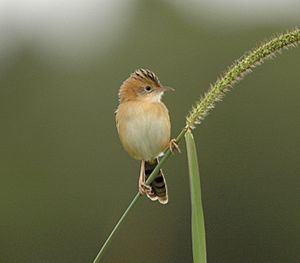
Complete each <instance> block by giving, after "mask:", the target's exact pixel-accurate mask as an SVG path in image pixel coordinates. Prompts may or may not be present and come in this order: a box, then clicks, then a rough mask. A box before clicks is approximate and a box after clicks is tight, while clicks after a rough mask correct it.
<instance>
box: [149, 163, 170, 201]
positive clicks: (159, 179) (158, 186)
mask: <svg viewBox="0 0 300 263" xmlns="http://www.w3.org/2000/svg"><path fill="white" fill-rule="evenodd" d="M157 164H158V159H155V160H153V161H151V162H148V161H146V162H145V179H146V180H147V179H148V177H149V176H150V174H151V173H152V171H153V170H154V169H155V167H156V165H157ZM150 186H151V187H152V192H153V193H151V194H147V196H148V197H149V198H150V199H151V200H152V201H155V200H158V201H159V202H160V203H161V204H166V203H168V189H167V183H166V180H165V177H164V175H163V173H162V170H161V169H160V170H159V172H158V175H157V176H156V178H155V179H154V180H153V182H152V183H151V184H150Z"/></svg>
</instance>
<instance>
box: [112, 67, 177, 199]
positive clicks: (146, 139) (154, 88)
mask: <svg viewBox="0 0 300 263" xmlns="http://www.w3.org/2000/svg"><path fill="white" fill-rule="evenodd" d="M167 90H171V88H167V87H164V86H162V85H161V83H160V82H159V80H158V78H157V77H156V76H155V74H154V73H153V72H151V71H150V70H145V69H139V70H137V71H135V72H134V73H133V74H131V75H130V77H129V78H128V79H127V80H125V81H124V82H123V84H122V85H121V87H120V90H119V101H120V104H119V107H118V109H117V111H116V123H117V129H118V133H119V137H120V140H121V143H122V145H123V147H124V149H125V150H126V151H127V152H128V154H129V155H130V156H132V157H133V158H135V159H137V160H141V161H142V165H141V172H140V179H139V190H140V192H141V193H146V194H147V196H148V197H149V198H150V199H151V200H157V199H158V201H159V202H160V203H164V204H165V203H167V202H168V193H167V187H166V183H165V179H164V176H163V174H162V171H160V173H159V175H158V176H157V178H156V179H155V180H154V181H153V182H152V183H151V185H150V188H148V187H147V186H145V180H147V177H148V176H149V175H150V174H151V172H152V171H153V169H154V168H155V166H156V165H157V163H158V159H157V157H158V156H159V155H160V154H161V153H162V152H163V151H164V150H165V149H166V148H167V147H168V146H169V142H170V130H171V124H170V118H169V113H168V109H167V107H166V106H165V105H164V103H163V102H161V96H162V95H163V93H164V92H165V91H167Z"/></svg>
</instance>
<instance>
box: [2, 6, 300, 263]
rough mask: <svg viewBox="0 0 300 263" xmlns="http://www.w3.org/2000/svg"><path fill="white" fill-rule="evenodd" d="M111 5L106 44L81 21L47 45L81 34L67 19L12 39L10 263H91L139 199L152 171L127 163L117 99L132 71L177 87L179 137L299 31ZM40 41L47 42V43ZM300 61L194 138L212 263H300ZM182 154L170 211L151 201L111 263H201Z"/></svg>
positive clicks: (237, 96)
mask: <svg viewBox="0 0 300 263" xmlns="http://www.w3.org/2000/svg"><path fill="white" fill-rule="evenodd" d="M100 2H101V1H100ZM113 2H114V3H115V4H116V5H115V6H114V7H113V8H112V10H111V13H109V18H107V20H105V19H106V18H103V21H102V22H101V21H100V22H99V24H97V20H96V19H95V21H94V22H95V23H96V25H93V26H94V27H93V28H96V29H97V28H98V26H99V28H104V29H105V30H106V31H105V30H104V31H105V32H104V31H103V32H102V31H101V30H99V32H98V33H97V34H96V33H95V32H92V31H87V30H86V28H84V27H82V28H81V27H79V28H77V26H78V25H81V24H80V23H81V22H80V21H79V22H78V21H77V24H75V25H73V24H72V23H71V22H70V28H71V29H72V30H73V32H75V36H76V34H77V31H76V30H77V29H78V30H82V32H84V34H81V33H82V32H81V33H78V38H76V37H74V35H72V36H69V35H68V32H64V30H61V35H60V34H57V35H55V34H54V37H51V34H50V35H48V38H47V37H45V35H43V34H45V33H47V32H52V33H53V32H54V33H56V32H59V23H62V24H68V23H69V20H68V16H66V17H64V16H63V15H62V18H63V19H62V20H61V21H60V22H57V25H58V26H57V27H56V28H55V27H53V28H51V29H49V28H47V27H43V26H42V27H41V29H42V30H40V31H38V32H35V30H34V28H33V30H32V31H31V33H26V32H25V31H22V30H19V31H18V30H17V29H16V30H14V31H9V30H11V28H10V29H7V32H8V31H9V34H6V35H5V36H6V37H7V39H8V36H9V37H10V38H9V39H10V42H8V41H6V40H7V39H5V37H2V40H1V42H0V48H1V49H0V50H2V51H1V52H2V53H0V54H1V57H2V59H1V60H0V125H1V129H0V179H1V184H0V208H1V217H0V262H24V263H30V262H92V260H93V259H94V257H95V256H96V254H97V253H98V250H99V248H100V247H101V245H102V244H103V242H104V241H105V239H106V238H107V236H108V234H109V233H110V231H111V230H112V228H113V226H114V225H115V223H116V222H117V220H118V219H119V217H120V216H121V214H122V213H123V211H124V210H125V209H126V207H127V205H128V204H129V202H130V201H131V199H132V198H133V197H134V195H135V193H136V192H137V180H138V174H139V165H140V164H139V162H138V161H135V160H133V159H131V158H130V157H129V156H128V155H127V154H126V153H125V152H124V151H123V149H122V147H121V145H120V143H119V139H118V136H117V132H116V128H115V120H114V111H115V109H116V107H117V103H118V100H117V93H118V88H119V86H120V84H121V83H122V81H123V80H124V79H126V78H127V77H128V75H129V74H130V73H131V72H132V71H134V70H135V69H137V68H140V67H144V68H149V69H151V70H153V71H154V72H155V73H157V75H158V76H159V78H160V80H161V82H162V83H164V84H166V85H169V86H171V87H174V88H175V89H176V92H175V93H172V94H166V95H165V96H164V102H165V103H166V105H167V106H168V108H169V111H170V114H171V119H172V125H173V127H172V134H173V137H175V136H176V135H177V134H178V132H179V131H180V129H181V128H182V127H183V125H184V122H185V116H186V114H187V112H188V111H189V109H190V108H191V105H192V104H193V103H194V102H195V101H196V100H197V99H198V98H199V97H200V95H201V94H203V93H204V92H205V91H206V90H207V89H208V87H209V85H210V83H213V82H214V81H215V80H216V79H217V77H218V76H219V75H220V73H221V72H223V71H224V69H225V68H226V67H227V66H229V65H230V64H231V63H232V62H233V61H234V60H235V59H237V58H239V57H240V56H241V55H242V54H243V53H244V52H245V51H247V50H249V49H251V48H253V47H255V46H256V45H257V44H258V43H260V42H261V41H262V40H265V39H268V38H270V37H271V36H273V35H274V34H275V33H276V32H282V31H285V30H286V29H291V28H293V27H294V26H295V25H297V23H298V24H299V21H300V20H299V17H298V18H294V20H293V19H292V16H290V19H288V18H289V15H286V16H283V17H282V18H281V17H280V16H279V17H278V20H277V22H276V19H275V20H274V19H273V18H272V17H271V15H270V14H268V13H266V14H265V16H263V17H264V19H256V16H255V12H252V13H251V12H250V13H248V12H247V11H246V10H243V9H241V10H240V12H239V13H240V14H243V13H245V16H247V17H248V20H249V21H248V20H247V21H244V20H239V19H242V18H243V15H241V17H239V18H234V15H232V16H226V15H223V16H222V15H220V14H219V13H217V11H215V12H216V13H214V11H213V10H214V9H212V8H211V9H209V8H207V9H204V7H205V6H204V7H202V8H200V9H199V10H198V9H197V10H198V11H196V12H194V13H193V14H192V11H191V10H190V9H193V7H192V6H189V8H190V9H185V11H184V12H183V10H181V9H183V7H182V6H179V5H178V6H174V5H173V4H171V2H170V1H149V0H143V1H131V2H130V3H129V2H128V4H126V5H124V2H125V1H124V2H123V3H122V5H121V4H120V3H121V2H118V1H113ZM177 2H178V1H177ZM179 2H180V1H179ZM33 3H34V1H32V2H31V4H33ZM57 3H59V2H57ZM118 3H119V4H120V6H118ZM187 4H189V5H192V4H191V3H190V2H189V3H187ZM96 7H97V8H98V9H99V10H103V9H104V8H105V1H102V2H101V4H100V3H99V5H96ZM124 7H126V8H124ZM97 8H94V9H91V10H92V11H91V13H90V14H89V16H92V17H97V16H98V14H97V10H98V9H97ZM114 8H115V10H114ZM122 8H124V10H122ZM257 8H258V9H259V7H257ZM33 9H34V7H33ZM55 10H56V9H55V8H54V11H53V10H52V11H53V13H54V14H55V12H56V11H55ZM57 10H60V9H59V5H58V7H57ZM65 10H66V12H68V8H66V9H65ZM298 10H299V9H298ZM252 11H253V10H252ZM254 11H255V10H254ZM189 12H191V13H189ZM287 12H288V11H287ZM74 13H75V15H76V12H75V11H74ZM283 13H284V12H283ZM45 14H46V15H47V10H46V12H45ZM287 14H288V13H287ZM99 16H100V15H99ZM52 18H53V17H52ZM250 18H251V19H252V20H251V19H250ZM29 19H31V18H30V16H29ZM49 19H50V18H49ZM297 19H298V20H297ZM75 20H76V16H75ZM280 20H281V21H280ZM34 23H35V24H34V25H35V26H38V23H37V22H34ZM114 26H116V28H118V26H119V30H115V31H114ZM87 28H89V26H87ZM2 29H3V28H2ZM66 30H67V29H66ZM96 31H97V30H96ZM33 32H35V35H36V36H39V34H41V35H42V36H41V38H42V37H43V40H42V41H40V42H39V43H38V44H37V43H36V42H34V41H33V40H32V39H31V38H30V37H29V36H32V35H33ZM89 37H91V38H89ZM54 38H55V39H54ZM60 40H61V42H62V47H61V46H59V43H60ZM64 40H68V41H69V42H66V43H65V42H64ZM51 41H53V43H52V42H51ZM79 41H83V42H82V43H81V42H79ZM105 41H106V42H105ZM72 43H74V46H75V47H74V46H73V45H72ZM105 43H106V44H105ZM4 46H5V48H6V49H2V48H3V47H4ZM44 47H46V48H45V49H43V48H44ZM299 61H300V50H299V48H298V49H297V48H296V49H291V50H289V51H285V52H283V54H282V55H280V56H278V57H277V58H276V59H274V60H271V61H267V62H266V63H265V64H264V65H263V66H261V67H259V68H257V69H255V71H254V72H253V73H252V74H250V75H248V76H247V77H246V78H245V79H244V80H243V81H242V82H240V83H239V84H238V85H237V86H236V88H235V89H234V90H233V91H232V92H230V93H229V94H228V95H227V96H226V97H225V98H224V100H223V102H221V103H219V104H218V105H217V107H216V108H215V109H214V110H213V111H212V112H211V114H210V115H209V116H208V117H207V118H206V119H205V121H204V122H203V123H202V124H201V126H198V127H197V129H196V130H195V131H194V136H195V139H196V141H197V144H198V155H199V162H200V174H201V176H202V177H201V181H202V189H203V190H202V192H203V202H204V209H205V220H206V232H207V249H208V262H213V263H238V262H239V263H240V262H243V263H245V262H256V263H257V262H264V263H265V262H289V263H299V262H300V253H299V251H300V238H299V237H300V223H299V222H300V209H299V203H300V202H299V201H300V191H299V190H300V176H299V175H300V172H299V170H300V160H299V156H300V122H299V114H300V109H299V98H300V87H299V86H300V81H299V70H300V66H299V65H300V64H299ZM181 148H182V152H183V153H182V154H177V155H175V156H174V157H173V158H171V159H169V161H168V162H167V163H166V165H165V167H164V170H165V174H166V178H167V182H168V186H169V199H170V200H169V204H168V205H166V206H162V205H160V204H158V203H157V202H151V201H150V200H148V199H147V198H141V199H140V200H139V202H138V203H137V205H136V206H135V208H134V209H133V211H132V212H131V213H130V214H129V216H128V217H127V219H126V221H125V224H124V225H123V226H122V228H121V230H120V231H119V233H118V235H117V237H116V238H115V240H114V241H113V243H112V244H111V246H110V248H109V250H108V251H107V253H106V255H105V258H104V262H132V263H134V262H143V263H148V262H157V263H163V262H172V263H182V262H186V263H190V262H192V250H191V235H190V200H189V182H188V174H187V162H186V156H185V147H184V145H181Z"/></svg>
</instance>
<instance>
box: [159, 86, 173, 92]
mask: <svg viewBox="0 0 300 263" xmlns="http://www.w3.org/2000/svg"><path fill="white" fill-rule="evenodd" d="M161 90H162V91H163V92H165V91H175V89H173V88H171V87H167V86H163V87H161Z"/></svg>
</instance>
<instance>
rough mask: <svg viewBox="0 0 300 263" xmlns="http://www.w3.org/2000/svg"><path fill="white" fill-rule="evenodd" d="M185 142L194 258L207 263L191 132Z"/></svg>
mask: <svg viewBox="0 0 300 263" xmlns="http://www.w3.org/2000/svg"><path fill="white" fill-rule="evenodd" d="M185 142H186V148H187V157H188V166H189V176H190V192H191V209H192V243H193V258H194V263H206V242H205V226H204V214H203V207H202V199H201V187H200V176H199V169H198V158H197V150H196V145H195V141H194V137H193V134H192V132H191V131H190V130H188V131H187V132H186V134H185Z"/></svg>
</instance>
